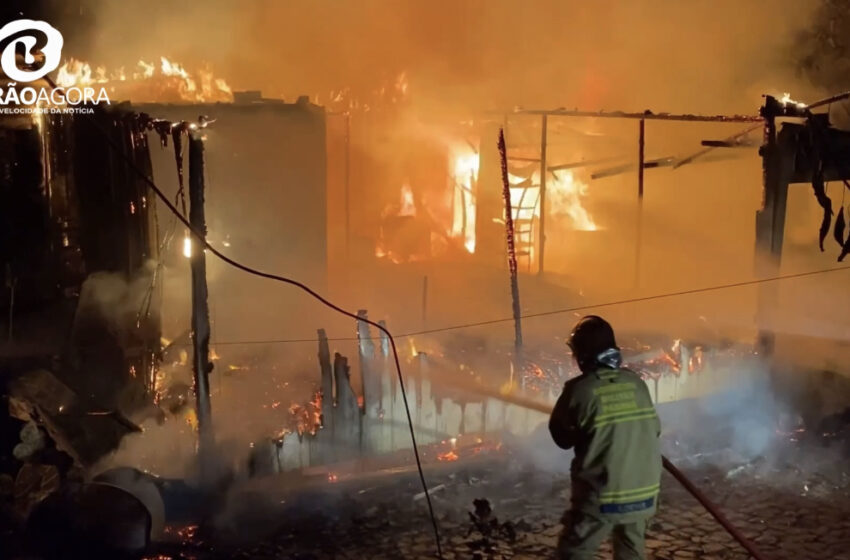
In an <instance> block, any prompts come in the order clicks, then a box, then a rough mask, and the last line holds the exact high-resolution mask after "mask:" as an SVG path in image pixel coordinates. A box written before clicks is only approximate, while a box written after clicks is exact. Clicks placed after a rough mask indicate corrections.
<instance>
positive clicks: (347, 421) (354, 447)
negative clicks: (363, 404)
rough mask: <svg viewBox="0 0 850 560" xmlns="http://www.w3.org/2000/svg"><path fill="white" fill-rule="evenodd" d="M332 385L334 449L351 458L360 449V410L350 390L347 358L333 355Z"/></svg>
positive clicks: (355, 397)
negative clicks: (334, 395)
mask: <svg viewBox="0 0 850 560" xmlns="http://www.w3.org/2000/svg"><path fill="white" fill-rule="evenodd" d="M334 384H335V385H336V408H335V409H334V433H333V441H334V447H335V448H336V452H337V453H338V454H340V453H341V454H342V455H343V456H345V457H353V456H355V455H356V451H359V448H360V409H359V407H358V406H357V396H356V395H355V394H354V390H353V389H352V388H351V373H350V370H349V367H348V358H346V357H345V356H342V355H341V354H339V353H336V354H334ZM338 458H339V455H338Z"/></svg>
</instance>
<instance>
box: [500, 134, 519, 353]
mask: <svg viewBox="0 0 850 560" xmlns="http://www.w3.org/2000/svg"><path fill="white" fill-rule="evenodd" d="M499 155H500V156H501V159H502V196H503V197H504V199H505V231H506V233H507V242H508V245H507V247H508V269H509V271H510V274H511V300H512V304H513V305H512V308H513V315H514V346H515V348H516V354H517V357H519V354H520V352H521V350H522V319H521V310H522V308H521V307H520V304H519V278H518V276H517V261H516V246H515V238H514V218H513V211H512V209H511V184H510V182H509V181H508V152H507V147H506V146H505V131H504V130H501V131H499Z"/></svg>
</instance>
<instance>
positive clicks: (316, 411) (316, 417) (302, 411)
mask: <svg viewBox="0 0 850 560" xmlns="http://www.w3.org/2000/svg"><path fill="white" fill-rule="evenodd" d="M275 405H277V406H275ZM278 406H280V403H273V404H272V408H277V407H278ZM289 414H290V415H291V416H292V418H293V420H294V424H295V429H296V430H297V432H298V434H299V435H303V434H311V435H315V433H316V432H318V431H319V429H320V428H321V427H322V392H321V391H320V390H319V391H316V392H315V393H313V400H311V401H310V402H308V403H307V404H306V405H303V406H302V405H300V404H292V406H290V407H289ZM285 431H289V429H287V430H285Z"/></svg>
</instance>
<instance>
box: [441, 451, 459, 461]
mask: <svg viewBox="0 0 850 560" xmlns="http://www.w3.org/2000/svg"><path fill="white" fill-rule="evenodd" d="M437 460H438V461H457V460H458V456H457V453H455V452H454V451H451V450H449V451H446V452H445V453H440V454H439V455H437Z"/></svg>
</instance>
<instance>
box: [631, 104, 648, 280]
mask: <svg viewBox="0 0 850 560" xmlns="http://www.w3.org/2000/svg"><path fill="white" fill-rule="evenodd" d="M645 146H646V120H644V119H641V120H640V121H639V123H638V206H637V233H636V235H635V282H634V287H635V288H637V287H638V286H639V285H640V249H641V235H642V233H643V166H644V154H645Z"/></svg>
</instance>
